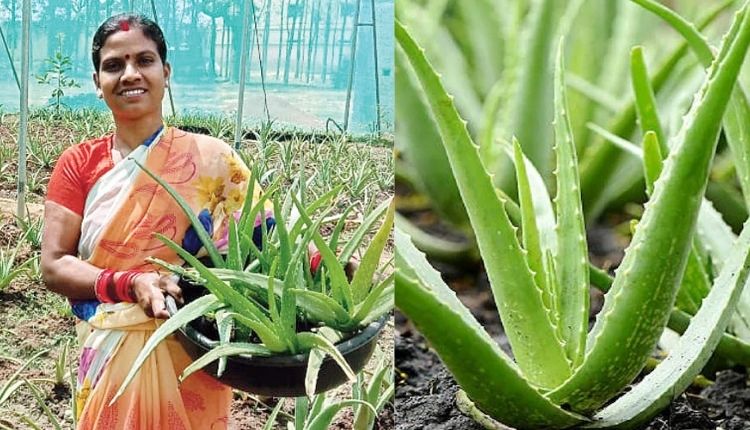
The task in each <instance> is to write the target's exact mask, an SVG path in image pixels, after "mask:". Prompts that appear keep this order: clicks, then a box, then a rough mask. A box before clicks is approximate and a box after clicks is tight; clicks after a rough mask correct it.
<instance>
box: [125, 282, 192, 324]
mask: <svg viewBox="0 0 750 430" xmlns="http://www.w3.org/2000/svg"><path fill="white" fill-rule="evenodd" d="M133 292H135V296H136V298H137V299H138V305H140V307H142V308H143V310H144V312H146V315H148V316H150V317H153V318H162V319H166V318H169V312H167V307H166V304H165V302H164V293H167V294H169V295H170V296H172V297H174V299H175V300H176V301H177V303H179V304H182V303H183V299H182V290H181V289H180V287H178V286H177V279H176V277H175V276H174V275H160V274H158V273H154V272H144V273H143V274H140V275H138V276H137V277H135V279H133Z"/></svg>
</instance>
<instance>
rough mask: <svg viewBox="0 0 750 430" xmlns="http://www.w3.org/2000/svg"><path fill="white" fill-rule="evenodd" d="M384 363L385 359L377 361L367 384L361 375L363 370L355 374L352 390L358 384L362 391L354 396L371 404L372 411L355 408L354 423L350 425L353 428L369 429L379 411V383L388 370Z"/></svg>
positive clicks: (356, 429) (380, 383) (354, 429)
mask: <svg viewBox="0 0 750 430" xmlns="http://www.w3.org/2000/svg"><path fill="white" fill-rule="evenodd" d="M385 364H386V363H385V360H381V362H380V363H378V367H377V368H376V369H375V371H374V373H373V374H372V376H371V377H370V381H369V386H367V385H365V381H364V377H363V373H364V372H362V373H359V374H358V375H357V383H356V384H355V385H354V386H353V387H352V391H354V390H355V387H357V386H360V387H361V391H362V392H361V393H359V396H355V397H354V398H355V399H359V400H364V401H366V402H367V403H369V404H370V405H372V407H373V409H374V413H373V409H368V408H356V409H355V411H354V423H353V425H352V429H353V430H369V429H371V428H372V427H373V424H374V421H375V416H376V414H377V413H378V412H380V410H379V409H378V408H377V404H378V395H379V394H380V388H381V385H382V384H383V382H384V379H385V378H386V373H387V372H388V370H389V369H388V366H385Z"/></svg>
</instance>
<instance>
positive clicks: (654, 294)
mask: <svg viewBox="0 0 750 430" xmlns="http://www.w3.org/2000/svg"><path fill="white" fill-rule="evenodd" d="M748 16H750V14H744V13H743V14H739V15H738V16H737V17H736V18H735V22H734V24H733V28H736V26H738V25H740V27H739V31H737V37H736V38H734V39H725V40H724V45H725V46H724V47H723V48H722V52H724V53H725V54H726V55H724V56H723V57H719V58H718V59H717V61H716V62H715V63H714V65H713V66H712V68H711V70H710V71H709V73H708V76H707V80H706V81H705V83H704V86H703V88H702V89H701V92H700V94H699V96H698V97H697V98H696V101H695V103H694V104H693V106H692V107H691V109H690V112H689V113H688V115H687V116H686V118H685V122H684V123H683V126H682V129H681V130H680V132H679V133H678V135H677V137H676V138H675V146H674V147H673V148H672V152H673V153H672V155H670V157H669V158H668V159H667V162H666V163H665V168H664V172H663V173H662V175H661V177H660V179H659V180H658V181H657V182H656V184H655V188H654V195H653V197H652V198H651V201H650V202H649V203H648V205H647V206H646V210H645V212H644V215H643V219H642V221H641V223H640V224H639V226H638V229H637V230H636V232H635V236H634V237H633V240H632V242H631V244H630V246H629V247H628V249H627V250H626V251H625V257H624V259H623V262H622V265H621V266H620V268H619V270H618V274H617V276H616V277H615V282H614V284H613V286H612V289H611V290H610V291H609V293H607V296H606V298H605V303H604V308H603V309H602V312H601V314H600V316H599V318H598V319H597V321H596V324H595V325H594V329H593V331H592V334H591V339H592V340H593V344H592V345H591V347H590V349H589V350H588V352H587V355H586V357H585V359H584V362H583V364H582V365H581V367H579V368H578V369H577V370H576V372H575V373H574V375H573V377H572V378H570V379H569V380H568V381H566V382H565V384H564V385H563V386H562V387H560V388H558V389H556V390H555V391H553V392H552V393H550V399H552V400H553V401H555V402H556V403H560V404H563V403H568V404H570V405H571V408H572V409H573V410H575V411H591V410H593V409H595V408H597V407H598V406H600V405H601V404H603V403H604V402H605V401H607V400H608V399H610V398H612V396H614V395H615V394H617V392H618V391H619V390H621V389H622V388H623V387H624V386H626V385H627V384H628V383H630V382H631V381H632V380H633V378H635V376H636V375H637V374H638V372H639V371H640V370H641V368H642V367H643V364H644V363H645V360H646V359H647V358H648V356H649V355H650V354H651V351H653V348H654V346H655V345H656V343H657V341H658V339H659V337H660V335H661V332H662V330H663V328H664V326H665V325H666V323H667V317H668V316H669V311H670V310H671V307H672V305H673V303H674V300H675V296H676V294H677V291H678V289H679V285H680V279H681V276H682V273H683V270H684V268H685V264H686V263H687V257H688V254H689V251H690V248H691V244H692V234H693V231H694V228H695V223H696V219H697V216H698V210H699V208H700V203H701V197H702V194H703V191H704V190H705V186H706V182H707V179H708V170H709V167H710V164H711V161H712V159H713V154H714V151H715V150H716V145H717V141H718V136H719V131H720V129H721V117H722V115H723V114H724V111H725V109H726V107H727V102H728V100H729V95H730V93H731V91H732V89H733V88H734V85H735V82H736V79H737V75H738V73H739V69H740V67H741V65H742V62H743V60H744V57H745V53H746V51H747V47H748V44H750V19H748ZM732 32H733V30H730V34H731V33H732ZM730 44H731V45H730ZM726 46H731V47H730V48H726ZM633 315H638V318H632V316H633ZM624 347H625V349H623V348H624ZM612 351H619V353H618V354H614V355H613V354H612ZM603 375H604V377H603Z"/></svg>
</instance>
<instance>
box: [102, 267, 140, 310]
mask: <svg viewBox="0 0 750 430" xmlns="http://www.w3.org/2000/svg"><path fill="white" fill-rule="evenodd" d="M141 274H142V272H139V271H136V270H127V271H124V272H115V271H114V270H111V269H104V270H102V271H101V272H99V274H98V275H97V277H96V282H95V284H94V293H95V295H96V298H97V300H99V301H100V302H102V303H118V302H131V303H135V302H137V301H138V299H137V297H136V295H135V291H134V289H133V285H134V280H135V278H136V277H137V276H139V275H141Z"/></svg>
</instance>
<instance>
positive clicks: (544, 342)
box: [396, 22, 570, 387]
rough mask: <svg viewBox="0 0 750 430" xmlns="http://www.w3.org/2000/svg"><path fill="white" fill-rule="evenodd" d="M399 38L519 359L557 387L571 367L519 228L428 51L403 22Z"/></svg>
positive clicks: (536, 378)
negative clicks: (437, 130)
mask: <svg viewBox="0 0 750 430" xmlns="http://www.w3.org/2000/svg"><path fill="white" fill-rule="evenodd" d="M396 38H397V40H398V43H399V45H400V46H401V47H402V48H403V49H404V52H405V53H406V55H407V58H408V59H409V61H410V62H411V63H412V66H413V67H414V70H415V72H416V74H417V76H418V77H419V80H420V82H421V83H422V86H423V88H424V91H425V94H426V96H427V99H428V102H429V104H430V108H431V109H432V112H433V115H434V116H435V119H436V121H437V124H438V127H439V128H440V133H441V135H442V137H443V143H444V145H445V149H446V153H447V154H448V160H449V161H450V164H451V167H452V169H453V173H454V176H455V177H456V182H457V183H458V186H459V191H460V192H461V198H462V199H463V201H464V206H465V207H466V209H467V212H468V214H469V219H470V220H471V224H472V227H473V229H474V232H475V234H476V238H477V244H478V245H479V250H480V252H481V254H482V258H483V260H484V262H485V267H486V269H487V274H488V277H489V279H490V284H491V286H492V290H493V294H494V298H495V303H496V304H497V307H498V310H499V313H500V316H501V319H502V322H503V326H504V327H505V330H506V333H508V335H509V336H508V337H509V340H510V343H511V346H512V348H513V353H514V355H515V357H516V360H517V361H518V363H519V366H520V367H521V368H522V369H524V374H525V375H526V376H527V377H528V378H529V379H530V380H531V381H532V382H533V383H535V384H539V385H541V386H547V387H553V386H555V385H557V384H559V383H561V382H562V381H563V380H564V379H565V378H567V376H568V374H569V372H570V368H569V364H568V361H567V358H566V357H565V353H564V351H563V349H562V345H561V343H560V340H559V339H558V338H557V336H556V333H555V330H554V328H553V326H552V324H551V322H550V319H549V316H548V315H547V313H546V312H545V310H544V306H543V301H542V297H541V293H540V291H539V289H538V288H537V287H536V285H535V284H534V279H533V275H532V274H531V271H530V270H529V268H528V265H527V264H526V259H525V256H524V254H523V250H522V249H521V247H520V245H519V243H518V240H517V239H516V228H515V227H514V226H513V225H512V224H511V223H510V220H509V219H508V215H507V213H506V211H505V208H504V202H503V201H501V200H500V198H499V197H498V195H497V194H496V193H495V187H494V186H493V183H492V179H491V178H490V176H489V175H488V174H487V172H486V170H485V169H484V167H483V166H482V163H481V161H480V159H479V153H478V151H477V147H476V145H475V144H474V142H472V140H471V137H470V136H469V133H468V131H467V129H466V123H465V122H464V121H463V120H462V119H461V118H460V117H459V115H458V112H456V109H455V107H454V106H453V103H452V101H451V98H450V96H448V94H446V92H445V89H444V88H443V86H442V84H441V83H440V80H439V78H438V76H437V75H436V74H435V71H434V70H433V69H432V67H431V66H430V64H429V63H428V62H427V60H426V59H425V57H424V54H423V52H422V51H421V50H420V48H419V47H418V46H417V45H416V44H415V42H414V41H413V39H412V38H411V37H410V36H409V34H408V33H407V31H406V29H405V28H404V27H403V26H402V25H401V24H400V23H398V22H397V23H396ZM524 333H534V334H535V341H534V342H530V341H529V340H528V339H527V338H525V337H524Z"/></svg>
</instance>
